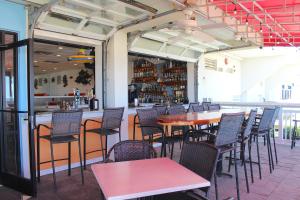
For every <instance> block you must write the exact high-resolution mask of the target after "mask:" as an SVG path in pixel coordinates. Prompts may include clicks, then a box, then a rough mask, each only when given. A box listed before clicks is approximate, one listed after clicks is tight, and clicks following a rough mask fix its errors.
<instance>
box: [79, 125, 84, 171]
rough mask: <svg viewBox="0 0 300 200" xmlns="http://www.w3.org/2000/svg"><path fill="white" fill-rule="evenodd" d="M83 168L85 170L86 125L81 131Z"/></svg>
mask: <svg viewBox="0 0 300 200" xmlns="http://www.w3.org/2000/svg"><path fill="white" fill-rule="evenodd" d="M79 137H80V136H79ZM83 168H84V169H85V170H86V127H85V126H84V131H83Z"/></svg>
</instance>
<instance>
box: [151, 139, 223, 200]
mask: <svg viewBox="0 0 300 200" xmlns="http://www.w3.org/2000/svg"><path fill="white" fill-rule="evenodd" d="M218 157H219V150H218V149H217V148H216V147H214V146H213V145H211V144H207V143H204V142H185V143H184V144H183V148H182V152H181V156H180V161H179V163H180V164H181V165H183V166H184V167H186V168H187V169H189V170H191V171H193V172H194V173H196V174H198V175H199V176H201V177H203V178H205V179H206V180H208V181H210V182H211V181H212V179H213V177H214V179H215V181H216V176H215V169H216V163H217V160H218ZM215 183H216V182H215ZM199 190H200V191H201V192H204V194H205V196H202V195H201V196H200V195H199V193H198V192H197V194H196V193H194V191H187V192H184V193H183V192H177V193H171V194H165V195H159V196H155V197H154V199H155V200H157V199H159V200H160V199H161V200H163V199H178V200H179V199H181V200H190V199H194V200H196V199H199V198H201V199H203V198H204V199H209V190H210V187H206V188H200V189H199Z"/></svg>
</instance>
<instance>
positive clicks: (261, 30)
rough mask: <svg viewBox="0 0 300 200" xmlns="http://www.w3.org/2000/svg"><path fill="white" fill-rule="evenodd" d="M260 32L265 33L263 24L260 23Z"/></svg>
mask: <svg viewBox="0 0 300 200" xmlns="http://www.w3.org/2000/svg"><path fill="white" fill-rule="evenodd" d="M259 31H260V32H261V33H262V32H263V29H262V24H261V22H260V28H259Z"/></svg>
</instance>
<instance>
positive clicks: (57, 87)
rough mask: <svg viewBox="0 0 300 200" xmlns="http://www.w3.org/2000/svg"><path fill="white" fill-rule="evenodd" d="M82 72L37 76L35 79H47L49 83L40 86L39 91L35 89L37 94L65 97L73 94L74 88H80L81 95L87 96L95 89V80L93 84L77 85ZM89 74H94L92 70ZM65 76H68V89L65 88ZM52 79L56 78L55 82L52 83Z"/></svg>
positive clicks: (62, 72) (68, 71)
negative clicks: (58, 80)
mask: <svg viewBox="0 0 300 200" xmlns="http://www.w3.org/2000/svg"><path fill="white" fill-rule="evenodd" d="M80 70H81V69H76V70H67V71H61V72H55V73H51V74H41V75H36V76H35V79H40V78H41V79H42V80H44V79H45V78H47V80H48V83H47V84H45V83H44V81H43V83H42V86H38V89H35V93H46V94H48V95H49V96H65V95H68V94H69V93H72V92H73V89H74V88H78V89H79V90H80V92H81V93H86V94H87V93H88V92H89V91H90V90H91V89H92V88H93V87H94V78H93V77H92V81H91V84H88V85H83V84H78V83H76V82H75V80H76V78H77V76H78V72H79V71H80ZM89 72H90V73H93V72H92V71H91V70H89ZM64 75H67V77H68V85H67V86H66V87H64V86H63V85H64V84H63V76H64ZM57 76H60V77H61V84H57ZM70 76H72V77H73V79H70ZM52 77H54V78H55V82H52V81H51V79H52Z"/></svg>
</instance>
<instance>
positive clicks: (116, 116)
mask: <svg viewBox="0 0 300 200" xmlns="http://www.w3.org/2000/svg"><path fill="white" fill-rule="evenodd" d="M123 114H124V107H121V108H106V109H104V112H103V117H102V121H97V120H93V119H87V120H86V121H85V122H84V137H83V160H84V169H86V154H89V153H94V152H97V151H101V152H102V153H103V152H104V159H105V158H106V156H107V138H108V136H109V135H114V134H119V142H120V141H121V123H122V118H123ZM89 122H95V123H98V124H100V127H99V128H94V129H87V125H88V123H89ZM87 133H94V134H98V135H100V144H101V149H99V150H94V151H89V152H87V150H86V149H87V148H86V139H87V137H86V135H87ZM103 136H104V137H105V144H104V145H103V141H102V137H103Z"/></svg>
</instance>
